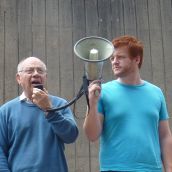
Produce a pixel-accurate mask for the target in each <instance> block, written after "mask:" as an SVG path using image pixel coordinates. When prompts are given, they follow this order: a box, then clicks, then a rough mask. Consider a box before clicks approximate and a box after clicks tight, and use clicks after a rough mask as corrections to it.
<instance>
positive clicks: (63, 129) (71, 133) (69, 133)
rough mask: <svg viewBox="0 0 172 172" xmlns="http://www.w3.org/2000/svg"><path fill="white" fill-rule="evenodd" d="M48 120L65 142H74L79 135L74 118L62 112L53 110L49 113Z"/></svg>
mask: <svg viewBox="0 0 172 172" xmlns="http://www.w3.org/2000/svg"><path fill="white" fill-rule="evenodd" d="M46 118H47V120H48V122H49V123H51V125H52V128H53V130H54V132H55V134H57V136H58V137H60V138H61V139H62V140H63V141H64V143H72V142H74V141H75V140H76V138H77V136H78V128H77V126H76V123H75V122H74V120H73V119H72V118H68V117H66V116H65V115H63V114H61V113H60V112H51V113H49V114H48V115H47V117H46Z"/></svg>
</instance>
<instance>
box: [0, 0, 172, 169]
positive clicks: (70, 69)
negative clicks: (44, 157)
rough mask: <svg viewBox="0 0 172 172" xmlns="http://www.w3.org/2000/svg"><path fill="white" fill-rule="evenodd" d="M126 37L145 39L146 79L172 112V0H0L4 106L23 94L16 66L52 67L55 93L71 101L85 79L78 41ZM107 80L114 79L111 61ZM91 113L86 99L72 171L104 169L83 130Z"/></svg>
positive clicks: (71, 148) (80, 105)
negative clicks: (33, 62) (32, 61)
mask: <svg viewBox="0 0 172 172" xmlns="http://www.w3.org/2000/svg"><path fill="white" fill-rule="evenodd" d="M124 34H130V35H135V36H137V37H138V38H139V39H141V40H142V41H143V43H144V46H145V51H144V64H143V67H142V69H141V74H142V78H143V79H145V80H148V81H150V82H153V83H154V84H156V85H158V86H159V87H161V88H162V90H163V91H164V94H165V96H166V100H167V104H168V109H169V113H170V114H171V113H172V106H171V105H172V55H171V54H172V53H171V50H172V1H171V0H0V103H1V104H2V103H4V102H6V101H8V100H9V99H12V98H14V97H16V96H17V95H19V94H20V89H19V87H18V85H17V83H16V81H15V73H16V66H17V64H18V62H19V60H21V59H22V58H24V57H28V56H37V57H40V58H41V59H42V60H44V61H45V63H46V64H47V67H48V82H47V88H48V90H49V92H50V93H51V94H54V95H58V96H62V97H64V98H66V99H68V100H70V99H71V98H73V97H74V95H75V94H76V93H77V92H78V90H79V87H80V85H81V84H82V75H83V61H81V60H79V59H78V58H76V56H75V55H74V52H73V46H74V44H75V43H76V41H77V40H79V39H81V38H83V37H85V36H91V35H96V36H101V37H104V38H107V39H109V40H112V39H113V38H114V37H117V36H119V35H124ZM103 78H104V80H105V81H108V80H110V79H113V74H112V71H111V67H110V63H109V62H106V63H105V64H104V71H103ZM85 110H86V101H85V98H84V97H83V98H81V99H80V100H79V101H78V102H77V104H76V108H75V114H76V116H77V118H76V121H77V123H78V126H79V129H80V135H79V138H78V140H77V141H76V143H75V144H71V145H66V155H67V159H68V164H69V169H70V170H69V172H96V171H98V169H99V165H98V143H89V142H88V140H87V138H86V137H85V134H84V133H83V130H82V124H83V119H84V114H85ZM170 123H171V125H172V121H171V119H170Z"/></svg>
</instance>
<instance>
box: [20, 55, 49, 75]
mask: <svg viewBox="0 0 172 172" xmlns="http://www.w3.org/2000/svg"><path fill="white" fill-rule="evenodd" d="M30 58H35V59H37V60H40V59H39V58H38V57H26V58H24V59H22V60H21V61H20V62H19V64H18V66H17V73H19V72H20V71H22V70H23V63H24V62H25V61H26V60H28V59H30ZM40 62H42V64H43V67H44V69H45V71H46V70H47V67H46V64H45V63H44V62H43V61H42V60H40Z"/></svg>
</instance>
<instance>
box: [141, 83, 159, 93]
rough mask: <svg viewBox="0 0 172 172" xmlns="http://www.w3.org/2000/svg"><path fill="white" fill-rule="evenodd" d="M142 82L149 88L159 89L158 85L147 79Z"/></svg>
mask: <svg viewBox="0 0 172 172" xmlns="http://www.w3.org/2000/svg"><path fill="white" fill-rule="evenodd" d="M144 83H145V86H147V87H148V88H150V89H154V90H157V91H161V88H160V87H159V86H158V85H155V84H153V83H151V82H149V81H144Z"/></svg>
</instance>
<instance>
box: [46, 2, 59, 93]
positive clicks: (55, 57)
mask: <svg viewBox="0 0 172 172" xmlns="http://www.w3.org/2000/svg"><path fill="white" fill-rule="evenodd" d="M45 44H46V57H47V69H48V79H47V85H48V91H49V93H50V94H53V95H57V96H59V95H60V76H59V75H60V60H59V52H60V48H59V4H58V1H57V0H49V1H46V42H45Z"/></svg>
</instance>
